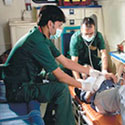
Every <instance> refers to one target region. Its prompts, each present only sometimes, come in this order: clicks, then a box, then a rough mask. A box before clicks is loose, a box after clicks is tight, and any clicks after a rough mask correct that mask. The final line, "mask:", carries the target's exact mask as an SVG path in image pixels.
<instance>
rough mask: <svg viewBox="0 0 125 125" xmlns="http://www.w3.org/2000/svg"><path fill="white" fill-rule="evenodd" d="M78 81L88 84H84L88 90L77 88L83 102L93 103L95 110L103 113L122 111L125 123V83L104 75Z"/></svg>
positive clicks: (124, 122)
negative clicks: (116, 81) (114, 80)
mask: <svg viewBox="0 0 125 125" xmlns="http://www.w3.org/2000/svg"><path fill="white" fill-rule="evenodd" d="M78 81H80V82H84V83H85V84H86V85H87V84H88V85H87V86H83V87H87V89H86V91H84V90H81V89H78V88H75V93H76V95H77V96H78V97H79V99H80V100H81V101H82V102H85V103H89V104H91V107H92V108H93V109H94V110H96V111H97V112H100V113H102V114H107V113H108V114H112V115H113V114H116V113H118V112H120V113H121V116H122V122H123V125H125V85H122V86H121V85H120V84H115V83H114V82H113V81H112V80H105V77H104V76H103V75H98V76H96V77H92V76H91V77H88V78H87V79H86V80H82V79H78ZM85 84H83V85H85ZM88 90H89V91H88ZM95 90H96V91H95Z"/></svg>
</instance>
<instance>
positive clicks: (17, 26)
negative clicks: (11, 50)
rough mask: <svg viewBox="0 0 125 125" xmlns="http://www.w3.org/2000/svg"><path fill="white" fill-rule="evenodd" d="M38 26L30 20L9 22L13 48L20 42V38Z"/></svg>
mask: <svg viewBox="0 0 125 125" xmlns="http://www.w3.org/2000/svg"><path fill="white" fill-rule="evenodd" d="M36 25H37V23H36V22H33V21H29V20H27V21H21V20H18V19H14V20H11V21H9V27H10V37H11V45H12V47H13V46H14V44H15V43H16V42H17V41H18V40H19V38H21V37H22V36H23V35H24V34H26V33H27V32H28V31H29V30H30V29H32V28H33V27H34V26H36Z"/></svg>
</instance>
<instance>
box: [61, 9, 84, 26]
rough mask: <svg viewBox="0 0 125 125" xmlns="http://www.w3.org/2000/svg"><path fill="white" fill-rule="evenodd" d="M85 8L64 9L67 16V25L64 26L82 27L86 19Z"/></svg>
mask: <svg viewBox="0 0 125 125" xmlns="http://www.w3.org/2000/svg"><path fill="white" fill-rule="evenodd" d="M82 10H83V8H62V11H63V12H64V14H65V16H66V23H65V24H64V26H80V24H81V21H82V19H83V17H84V11H82Z"/></svg>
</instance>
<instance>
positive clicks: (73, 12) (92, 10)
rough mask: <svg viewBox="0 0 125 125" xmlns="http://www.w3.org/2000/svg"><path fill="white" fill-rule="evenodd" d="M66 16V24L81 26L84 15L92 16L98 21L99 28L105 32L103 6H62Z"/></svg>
mask: <svg viewBox="0 0 125 125" xmlns="http://www.w3.org/2000/svg"><path fill="white" fill-rule="evenodd" d="M60 8H61V9H62V11H63V12H64V14H65V16H66V23H65V24H64V27H65V26H70V27H71V26H80V25H81V21H82V19H83V18H84V17H88V16H92V17H93V19H94V20H95V23H97V29H98V31H100V32H101V33H102V34H103V32H104V31H103V29H104V27H103V16H102V6H83V7H79V6H71V7H69V6H68V7H66V6H65V7H60Z"/></svg>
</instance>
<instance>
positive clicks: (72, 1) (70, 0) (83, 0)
mask: <svg viewBox="0 0 125 125" xmlns="http://www.w3.org/2000/svg"><path fill="white" fill-rule="evenodd" d="M91 2H92V0H59V6H76V5H78V6H79V5H81V6H86V5H90V4H91Z"/></svg>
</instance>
